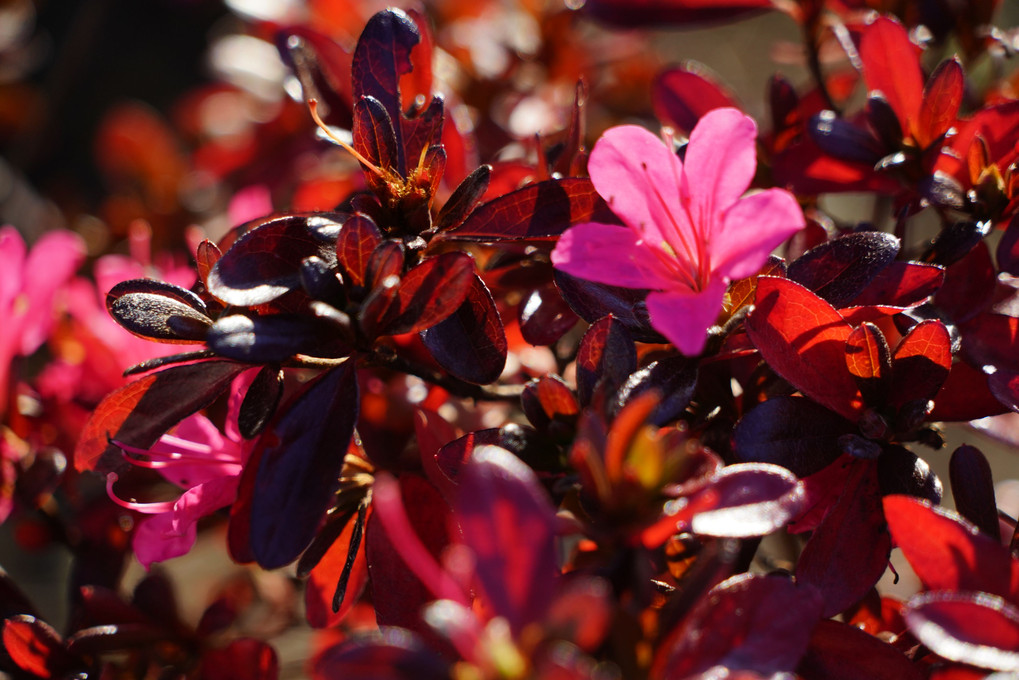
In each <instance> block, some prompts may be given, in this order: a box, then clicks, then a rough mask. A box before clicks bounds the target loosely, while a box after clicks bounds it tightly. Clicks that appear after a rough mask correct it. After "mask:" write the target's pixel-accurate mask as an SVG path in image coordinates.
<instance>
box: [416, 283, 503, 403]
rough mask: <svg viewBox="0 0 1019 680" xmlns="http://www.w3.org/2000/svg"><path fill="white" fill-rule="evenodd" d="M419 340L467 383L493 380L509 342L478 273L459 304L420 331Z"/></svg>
mask: <svg viewBox="0 0 1019 680" xmlns="http://www.w3.org/2000/svg"><path fill="white" fill-rule="evenodd" d="M421 340H422V342H424V345H425V347H427V348H428V351H429V353H430V354H431V355H432V357H433V358H434V359H435V360H436V361H437V362H439V365H440V366H442V367H443V368H445V369H446V370H447V371H449V372H450V373H452V374H453V375H455V376H456V377H457V378H460V379H461V380H464V381H466V382H469V383H474V384H477V385H485V384H488V383H490V382H494V381H495V380H496V379H497V378H498V377H499V376H500V375H501V374H502V370H503V368H504V367H505V366H506V356H507V353H508V350H509V343H508V342H507V340H506V331H505V328H504V327H503V324H502V317H500V316H499V309H498V308H497V307H496V305H495V299H494V298H493V297H492V293H491V292H489V290H488V286H486V285H485V282H484V281H482V280H481V277H479V276H478V275H477V273H474V274H473V275H472V278H471V284H470V288H469V289H468V290H467V295H466V297H465V299H464V301H463V302H462V303H461V304H460V306H459V307H457V308H456V310H455V311H454V312H453V313H452V314H450V315H449V316H448V317H446V318H445V319H443V320H442V321H440V322H439V323H437V324H435V325H433V326H431V327H429V328H426V329H424V330H423V331H421Z"/></svg>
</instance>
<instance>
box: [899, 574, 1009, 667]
mask: <svg viewBox="0 0 1019 680" xmlns="http://www.w3.org/2000/svg"><path fill="white" fill-rule="evenodd" d="M903 616H905V618H906V623H908V624H909V630H910V632H911V633H913V635H915V636H916V638H917V639H918V640H919V641H920V642H922V643H923V644H924V645H926V646H927V647H928V648H929V649H930V650H931V651H932V652H934V653H935V654H937V655H938V656H941V657H944V658H946V659H949V660H951V661H962V662H965V663H967V664H970V665H971V666H978V667H980V668H989V669H991V670H996V671H1019V609H1016V607H1015V606H1014V605H1013V604H1009V603H1008V602H1005V601H1004V600H1002V599H1001V598H998V597H992V596H990V595H988V594H987V593H980V592H975V593H974V592H970V593H921V594H920V595H917V596H916V597H914V598H912V599H911V600H910V601H909V602H908V603H907V604H906V607H905V609H904V610H903Z"/></svg>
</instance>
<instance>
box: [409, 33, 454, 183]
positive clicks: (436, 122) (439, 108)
mask: <svg viewBox="0 0 1019 680" xmlns="http://www.w3.org/2000/svg"><path fill="white" fill-rule="evenodd" d="M415 51H416V50H415ZM443 118H444V106H443V103H442V98H441V97H432V100H431V103H430V104H429V105H428V108H427V109H425V110H424V111H422V112H420V113H419V114H418V115H416V116H414V117H413V118H407V117H404V118H401V119H400V124H401V125H402V126H403V148H404V155H405V157H406V158H407V165H408V168H407V171H408V172H412V171H413V170H414V167H415V166H417V165H418V159H420V158H421V156H422V153H424V154H426V155H427V156H430V157H431V158H430V159H428V158H426V160H425V162H424V163H421V164H420V165H421V167H423V168H429V170H428V177H429V178H430V179H431V183H432V187H431V192H430V193H429V196H434V195H435V192H436V191H437V190H438V188H439V182H440V181H442V175H443V172H444V170H445V166H446V152H445V150H444V148H443V147H442V146H441V144H442V123H443ZM425 149H427V151H425ZM440 159H441V160H440Z"/></svg>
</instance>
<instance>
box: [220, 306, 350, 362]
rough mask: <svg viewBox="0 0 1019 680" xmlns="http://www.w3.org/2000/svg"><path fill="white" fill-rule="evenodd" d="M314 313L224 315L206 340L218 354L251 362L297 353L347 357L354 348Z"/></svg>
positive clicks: (286, 357) (282, 357) (270, 360)
mask: <svg viewBox="0 0 1019 680" xmlns="http://www.w3.org/2000/svg"><path fill="white" fill-rule="evenodd" d="M334 340H338V336H337V334H336V333H333V332H331V329H330V328H329V326H327V325H326V324H324V323H322V322H321V321H319V320H318V319H316V318H315V317H312V316H304V315H297V314H268V315H265V316H248V315H246V314H230V315H228V316H221V317H219V318H218V319H217V320H216V323H214V324H213V325H212V328H210V329H209V334H208V338H207V342H208V344H209V348H210V349H212V350H213V351H215V352H216V354H218V355H220V356H222V357H226V358H227V359H235V360H237V361H244V362H247V363H250V364H268V363H278V362H281V361H283V360H285V359H289V358H290V357H292V356H294V355H295V354H315V355H318V356H344V355H346V354H349V353H350V352H351V351H352V349H353V348H352V347H350V346H349V345H347V344H346V343H342V342H338V341H337V342H330V341H334Z"/></svg>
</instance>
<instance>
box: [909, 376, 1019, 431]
mask: <svg viewBox="0 0 1019 680" xmlns="http://www.w3.org/2000/svg"><path fill="white" fill-rule="evenodd" d="M998 373H1002V374H1003V375H1007V374H1008V373H1009V372H1008V371H999V372H998ZM995 375H997V374H995ZM991 377H993V376H991ZM989 382H990V381H989V380H988V376H987V375H986V374H985V373H983V372H982V371H980V370H979V369H977V368H974V367H972V366H970V365H969V364H967V363H965V362H961V361H957V362H955V363H954V364H952V372H951V373H949V374H948V379H947V380H946V381H945V384H944V385H942V387H941V391H940V392H938V394H937V396H935V397H934V411H932V412H931V414H930V416H928V419H929V420H932V421H935V420H948V421H970V420H976V419H977V418H983V417H985V416H996V415H999V414H1001V413H1006V412H1007V411H1008V409H1009V406H1006V405H1004V404H1003V403H1002V402H1001V401H999V399H998V398H996V397H995V395H994V394H993V393H992V391H991V388H990V387H989V386H988V383H989ZM1017 387H1019V383H1017ZM1017 394H1019V393H1017ZM1016 403H1017V404H1019V401H1017V402H1016Z"/></svg>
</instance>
